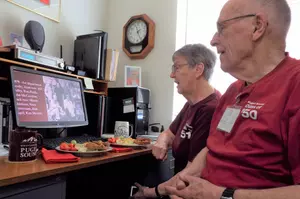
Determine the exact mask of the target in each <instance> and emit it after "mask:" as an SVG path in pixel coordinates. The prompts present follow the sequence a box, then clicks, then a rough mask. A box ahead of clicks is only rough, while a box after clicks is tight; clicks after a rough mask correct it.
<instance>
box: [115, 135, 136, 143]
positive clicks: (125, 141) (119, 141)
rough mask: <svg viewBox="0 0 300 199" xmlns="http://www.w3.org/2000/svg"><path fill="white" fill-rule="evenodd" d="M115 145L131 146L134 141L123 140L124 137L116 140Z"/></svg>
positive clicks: (130, 139) (129, 139)
mask: <svg viewBox="0 0 300 199" xmlns="http://www.w3.org/2000/svg"><path fill="white" fill-rule="evenodd" d="M116 143H117V144H123V145H132V144H134V139H133V138H124V137H119V138H118V139H117V140H116Z"/></svg>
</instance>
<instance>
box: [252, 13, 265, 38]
mask: <svg viewBox="0 0 300 199" xmlns="http://www.w3.org/2000/svg"><path fill="white" fill-rule="evenodd" d="M267 27H268V19H267V16H266V15H263V14H256V16H255V20H254V22H253V33H252V40H253V41H257V40H258V39H260V38H261V37H262V36H263V35H264V34H265V32H266V30H267Z"/></svg>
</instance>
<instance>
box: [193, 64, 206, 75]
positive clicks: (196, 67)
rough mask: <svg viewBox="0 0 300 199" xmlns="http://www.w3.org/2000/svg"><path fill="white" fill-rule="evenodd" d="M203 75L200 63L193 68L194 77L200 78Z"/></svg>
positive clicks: (202, 67)
mask: <svg viewBox="0 0 300 199" xmlns="http://www.w3.org/2000/svg"><path fill="white" fill-rule="evenodd" d="M203 73H204V64H203V63H200V64H196V66H195V75H196V77H197V78H199V77H201V76H202V75H203Z"/></svg>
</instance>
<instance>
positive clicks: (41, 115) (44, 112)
mask: <svg viewBox="0 0 300 199" xmlns="http://www.w3.org/2000/svg"><path fill="white" fill-rule="evenodd" d="M10 74H11V86H12V98H13V99H12V101H13V106H12V107H14V109H13V110H14V116H15V122H16V125H17V126H18V127H26V128H63V127H74V126H84V125H87V124H88V116H87V111H86V104H85V98H84V93H83V85H82V81H81V80H80V79H77V78H73V77H68V76H63V75H57V74H54V73H48V72H41V71H36V70H32V69H27V68H21V67H17V66H11V70H10Z"/></svg>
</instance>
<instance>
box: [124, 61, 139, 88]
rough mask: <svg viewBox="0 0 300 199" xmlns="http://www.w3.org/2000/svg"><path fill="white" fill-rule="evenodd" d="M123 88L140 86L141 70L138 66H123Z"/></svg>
mask: <svg viewBox="0 0 300 199" xmlns="http://www.w3.org/2000/svg"><path fill="white" fill-rule="evenodd" d="M124 80H125V81H124V86H125V87H137V86H139V87H141V86H142V68H141V67H139V66H125V79H124Z"/></svg>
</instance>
